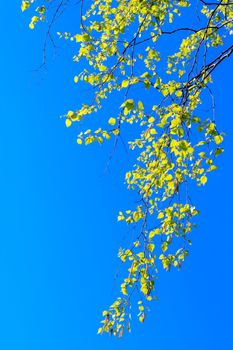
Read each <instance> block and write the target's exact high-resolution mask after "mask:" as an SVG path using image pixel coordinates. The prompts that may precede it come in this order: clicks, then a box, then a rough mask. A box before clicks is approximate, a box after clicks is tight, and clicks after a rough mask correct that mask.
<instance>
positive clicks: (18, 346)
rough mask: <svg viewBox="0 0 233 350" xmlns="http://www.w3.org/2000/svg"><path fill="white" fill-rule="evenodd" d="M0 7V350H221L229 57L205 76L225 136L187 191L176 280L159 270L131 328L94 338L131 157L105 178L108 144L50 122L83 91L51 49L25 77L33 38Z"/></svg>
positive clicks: (227, 323)
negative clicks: (147, 307) (187, 239)
mask: <svg viewBox="0 0 233 350" xmlns="http://www.w3.org/2000/svg"><path fill="white" fill-rule="evenodd" d="M1 9H2V11H1V14H0V16H1V25H2V30H1V33H2V36H1V40H2V48H3V51H2V55H1V58H0V59H1V67H2V84H1V96H2V103H1V120H2V123H1V124H2V126H1V138H0V142H1V153H0V158H1V169H2V170H1V223H0V225H1V235H0V276H1V278H0V329H1V331H0V333H1V335H0V348H1V349H3V350H29V349H30V350H39V349H40V350H41V349H43V350H74V349H82V350H94V349H98V350H110V349H111V350H114V349H121V350H126V349H136V350H139V349H141V348H142V347H143V348H144V349H150V348H153V349H158V350H170V349H174V350H186V349H189V350H194V349H195V350H196V349H198V350H219V349H231V348H233V339H232V329H233V321H232V313H233V298H232V295H233V279H232V277H233V273H232V268H233V262H232V245H233V235H232V233H233V229H232V226H233V225H232V222H231V220H232V217H233V212H232V198H233V186H232V180H233V176H232V170H233V165H232V159H233V157H232V149H233V147H232V146H233V142H232V138H233V118H232V79H233V62H232V59H229V60H228V61H225V62H224V63H223V64H222V65H221V67H219V70H218V71H217V72H216V73H215V76H214V78H215V86H214V89H213V90H214V94H215V96H216V104H217V123H218V129H219V130H223V131H225V132H226V133H227V137H226V141H225V142H224V147H225V152H224V154H223V155H222V156H221V157H219V160H218V166H219V170H218V171H217V172H213V173H212V174H211V175H210V177H209V181H208V183H207V185H206V186H205V187H202V188H198V189H197V190H196V192H195V193H194V195H193V197H194V202H195V203H196V205H197V206H198V209H200V211H201V215H200V217H199V218H198V228H197V229H196V230H195V231H194V233H193V235H192V240H193V246H192V248H191V254H190V256H189V258H188V259H187V260H186V262H185V264H184V266H183V267H182V269H181V271H180V272H176V271H172V272H170V273H162V274H161V277H160V279H159V281H158V287H157V292H158V296H159V301H158V302H154V303H153V305H152V306H151V309H152V311H151V313H149V315H148V317H147V319H146V322H145V323H144V324H143V325H142V324H139V322H137V321H135V322H134V323H133V325H132V333H131V334H126V335H125V337H124V338H123V339H114V338H111V337H109V336H102V337H101V336H97V335H96V331H97V328H98V326H99V320H100V319H101V311H102V310H103V309H104V308H106V307H108V306H109V304H110V303H111V302H112V301H113V300H114V298H115V296H116V295H117V293H118V290H119V283H120V281H119V280H116V281H115V280H114V275H115V273H116V271H117V269H118V266H119V261H118V259H117V250H118V248H119V247H120V246H124V239H125V235H126V234H127V229H126V228H125V227H124V226H123V225H121V224H117V223H116V217H117V213H118V211H119V210H121V209H122V208H125V207H127V206H128V207H130V206H132V196H131V194H130V193H128V192H127V190H126V188H125V186H124V184H123V179H124V173H125V171H126V170H127V169H129V168H130V164H131V163H130V162H131V160H130V159H128V158H129V156H128V155H127V154H124V152H123V151H122V150H119V151H117V152H116V155H115V156H114V158H113V161H112V163H111V167H110V170H109V171H108V172H106V171H105V168H106V163H107V160H108V156H109V154H110V152H111V146H110V145H107V146H104V147H99V146H97V145H93V146H91V147H79V146H77V145H76V134H77V130H75V128H69V129H67V128H66V127H65V124H64V120H63V119H61V118H60V117H59V116H60V115H61V114H63V113H65V112H66V111H67V109H72V108H74V107H75V106H77V103H79V102H80V101H82V99H83V98H85V93H87V92H86V91H80V89H79V88H78V86H77V85H74V84H73V75H74V74H75V69H77V67H74V64H73V63H72V59H71V58H72V51H71V49H70V48H69V47H68V46H67V45H66V44H64V45H62V44H61V47H60V48H59V49H58V51H57V55H56V57H55V58H54V59H51V60H50V63H49V66H48V69H47V71H44V70H39V71H38V70H36V69H37V67H38V66H39V65H40V63H41V59H42V44H43V37H42V35H41V30H40V29H39V30H36V31H35V32H32V31H30V30H29V29H28V25H27V23H28V19H27V16H23V15H22V14H21V11H20V1H10V2H4V3H3V4H2V8H1ZM65 24H66V23H63V25H62V26H64V27H65ZM63 29H64V28H61V30H63ZM108 108H109V110H110V109H111V105H109V106H107V109H108Z"/></svg>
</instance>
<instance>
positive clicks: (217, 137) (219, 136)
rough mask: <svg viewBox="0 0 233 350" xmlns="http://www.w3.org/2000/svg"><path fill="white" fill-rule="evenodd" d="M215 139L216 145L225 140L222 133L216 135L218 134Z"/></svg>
mask: <svg viewBox="0 0 233 350" xmlns="http://www.w3.org/2000/svg"><path fill="white" fill-rule="evenodd" d="M214 141H215V143H216V145H219V144H220V143H222V142H223V137H222V136H221V135H216V136H214Z"/></svg>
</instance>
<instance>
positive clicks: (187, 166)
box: [22, 0, 233, 336]
mask: <svg viewBox="0 0 233 350" xmlns="http://www.w3.org/2000/svg"><path fill="white" fill-rule="evenodd" d="M34 2H35V4H33V3H34ZM71 2H72V1H56V0H54V1H52V0H51V1H49V0H47V1H41V0H38V1H23V2H22V10H23V11H24V10H26V9H28V8H29V7H30V6H32V5H36V6H35V9H36V15H34V16H33V17H32V19H31V22H30V24H29V27H30V28H31V29H33V28H34V27H35V25H36V24H37V22H39V21H44V22H45V23H47V28H48V29H47V30H48V31H47V38H48V37H49V36H50V35H51V27H52V24H53V23H54V22H55V20H56V18H57V17H58V16H59V14H60V13H61V12H62V11H63V10H64V9H65V7H66V6H68V5H70V3H71ZM36 3H38V4H36ZM88 6H89V8H87V10H85V11H84V2H83V1H81V2H80V9H81V10H80V12H81V15H80V27H81V31H80V32H79V33H73V34H71V33H69V32H65V33H58V35H59V37H60V38H64V39H66V40H71V41H74V42H76V43H77V46H78V49H77V53H76V54H75V56H74V61H75V62H80V61H81V60H83V61H85V69H84V70H83V71H82V72H80V73H79V74H78V75H76V76H75V77H74V82H75V83H77V82H78V81H79V80H81V81H84V82H86V83H88V84H90V85H91V86H93V94H94V96H93V99H92V100H91V101H90V103H89V104H83V105H82V106H81V107H80V108H79V109H77V110H75V111H68V112H67V114H66V126H67V127H70V126H71V125H73V124H74V123H80V121H82V122H85V121H86V120H87V121H88V118H89V115H91V114H93V113H95V112H97V111H98V110H100V108H101V107H102V105H103V103H104V100H105V99H106V98H110V94H111V93H114V94H115V95H114V96H118V100H120V99H122V100H121V101H120V103H119V112H118V114H116V115H114V116H111V115H107V116H106V120H103V121H102V123H101V125H100V127H99V128H98V129H97V130H90V129H87V130H82V131H81V132H80V133H79V134H78V136H77V143H78V144H80V145H81V144H85V145H89V144H91V143H93V142H97V143H99V144H102V143H103V142H105V141H107V140H111V139H114V140H115V142H114V144H115V146H116V144H117V141H118V140H119V138H120V137H121V134H122V130H123V128H124V126H125V125H126V124H129V125H130V126H131V127H132V130H134V132H136V133H137V137H136V138H133V139H130V135H128V136H129V140H128V145H129V148H130V149H131V150H134V152H135V164H134V167H133V169H132V170H130V171H128V172H127V173H126V177H125V181H126V184H127V186H128V189H130V190H134V191H136V193H137V194H138V197H139V198H138V199H139V200H138V203H137V205H136V207H133V208H132V209H130V210H126V211H125V212H123V211H121V212H120V213H119V216H118V220H119V221H124V222H125V223H126V225H131V226H132V227H133V228H134V232H135V240H134V242H133V243H132V244H131V245H130V246H128V247H127V248H126V249H122V248H120V250H119V254H118V256H119V258H120V260H121V261H122V263H124V264H125V265H126V266H127V269H128V272H127V273H126V277H125V278H124V279H123V281H122V284H121V294H120V296H119V297H118V298H117V299H116V300H115V301H114V303H113V304H112V305H111V306H110V307H109V309H108V310H106V311H104V312H103V321H102V325H101V327H100V328H99V330H98V333H101V334H102V333H104V332H109V333H110V334H113V335H118V336H121V335H122V334H123V331H124V329H125V328H126V329H128V330H130V321H131V310H132V301H134V303H135V304H136V305H137V308H138V310H139V311H138V318H139V321H140V322H144V320H145V317H146V313H147V310H148V303H149V302H150V301H151V300H153V299H156V298H157V296H156V292H155V287H156V283H155V282H156V279H157V277H158V273H159V270H160V269H161V267H162V268H163V269H165V270H166V271H169V270H170V269H171V268H172V267H175V268H178V269H179V268H180V267H181V266H182V264H183V262H184V260H185V259H186V257H187V256H188V253H189V247H190V245H191V240H190V234H191V232H192V230H193V228H194V227H195V223H194V222H193V218H194V217H195V216H196V215H197V214H198V213H199V212H198V210H197V209H196V207H195V206H194V205H193V203H192V201H191V198H190V184H191V183H194V184H196V185H197V186H203V185H205V184H206V182H207V180H208V176H209V173H210V172H212V171H214V170H216V169H217V166H216V165H215V159H216V157H217V156H218V155H220V154H221V153H222V152H223V148H222V146H221V144H222V141H223V134H222V133H220V132H219V131H218V129H217V126H216V123H215V108H214V98H213V96H212V93H211V89H210V84H211V83H212V78H211V74H212V72H213V71H214V70H215V68H217V66H218V65H219V64H220V63H221V62H222V61H223V60H225V59H226V58H227V57H229V56H230V55H231V54H232V52H233V45H229V41H230V39H229V38H230V36H231V34H232V21H233V4H231V3H230V2H229V1H228V0H222V1H214V2H212V3H208V2H205V1H203V0H200V1H198V2H197V3H196V2H191V1H186V0H174V1H170V0H157V1H155V0H96V1H94V2H91V3H89V4H88ZM190 16H196V18H195V21H194V22H193V25H192V26H189V25H188V26H186V25H185V23H186V22H188V23H189V22H190ZM172 41H173V42H172ZM170 46H171V50H170ZM175 46H176V47H177V49H175V50H174V49H173V47H175ZM168 51H172V52H168ZM135 92H136V93H135ZM148 96H149V97H150V98H148ZM202 100H204V103H205V104H207V103H208V101H209V100H210V101H212V102H211V103H212V108H211V109H210V110H209V111H208V113H207V116H206V115H205V117H203V112H202V110H201V108H200V105H201V103H202ZM83 124H84V123H82V125H83ZM192 187H193V185H192ZM136 313H137V312H136Z"/></svg>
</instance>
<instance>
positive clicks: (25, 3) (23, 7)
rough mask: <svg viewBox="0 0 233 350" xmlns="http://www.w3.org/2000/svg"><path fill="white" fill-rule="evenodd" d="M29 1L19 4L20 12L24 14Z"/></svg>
mask: <svg viewBox="0 0 233 350" xmlns="http://www.w3.org/2000/svg"><path fill="white" fill-rule="evenodd" d="M30 5H31V4H30V1H22V4H21V10H22V12H24V11H25V10H27V9H28V8H29V7H30Z"/></svg>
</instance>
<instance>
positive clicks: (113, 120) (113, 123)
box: [108, 117, 116, 126]
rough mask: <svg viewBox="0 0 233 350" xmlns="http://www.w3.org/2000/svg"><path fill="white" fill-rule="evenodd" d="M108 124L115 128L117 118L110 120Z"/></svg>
mask: <svg viewBox="0 0 233 350" xmlns="http://www.w3.org/2000/svg"><path fill="white" fill-rule="evenodd" d="M108 124H110V125H112V126H114V125H115V124H116V119H115V118H112V117H111V118H109V120H108Z"/></svg>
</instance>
